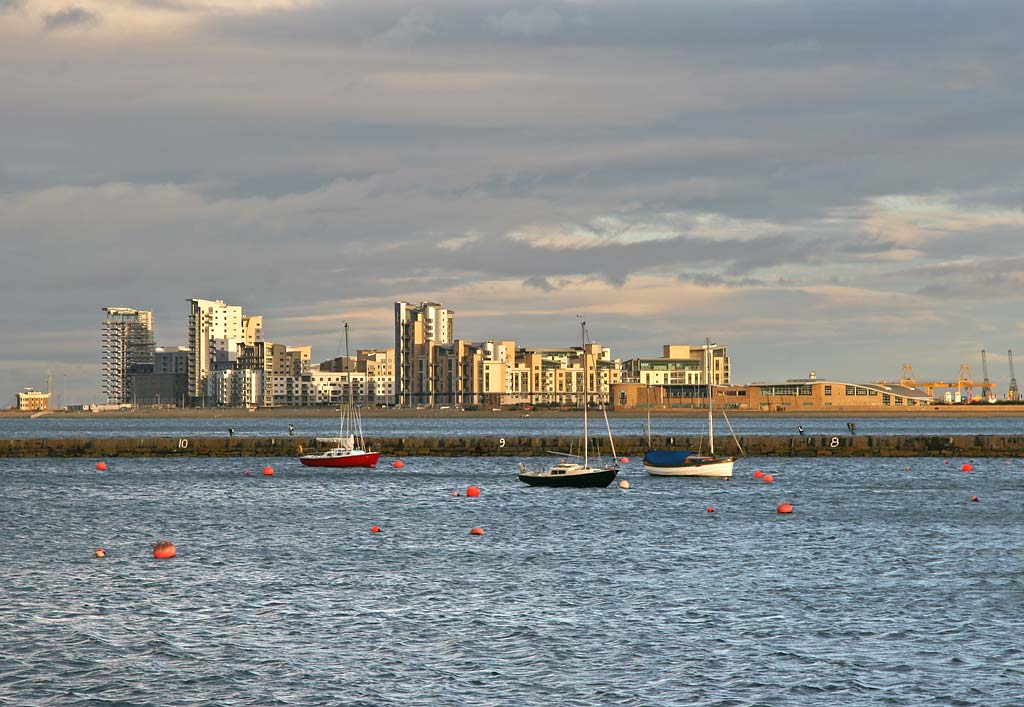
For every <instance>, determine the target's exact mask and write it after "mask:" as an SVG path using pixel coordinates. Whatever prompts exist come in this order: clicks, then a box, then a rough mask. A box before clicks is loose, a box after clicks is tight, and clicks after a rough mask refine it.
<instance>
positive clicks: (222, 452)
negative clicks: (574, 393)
mask: <svg viewBox="0 0 1024 707" xmlns="http://www.w3.org/2000/svg"><path fill="white" fill-rule="evenodd" d="M738 440H739V446H737V442H736V441H735V440H733V439H725V438H722V439H716V442H715V445H716V451H717V452H718V453H719V454H727V455H738V454H740V449H741V448H742V451H743V452H744V453H746V454H747V455H748V456H769V457H829V456H832V457H927V456H932V457H957V456H959V457H1016V456H1024V435H941V436H939V435H932V436H918V435H890V436H868V435H856V436H854V435H843V436H807V437H795V436H748V437H739V438H738ZM366 441H367V446H368V447H369V448H370V449H372V450H375V451H379V452H381V453H382V454H383V455H385V456H441V457H461V456H473V457H486V456H527V457H529V456H549V455H552V454H553V453H569V452H578V451H579V450H580V438H578V437H377V438H371V439H367V440H366ZM703 442H704V448H705V449H706V445H707V440H703ZM328 446H329V445H323V444H320V445H319V446H318V444H317V442H316V440H315V439H313V438H302V437H173V438H172V437H148V438H128V437H119V438H94V437H78V438H70V437H61V438H43V439H28V438H16V439H3V440H0V457H97V458H100V457H102V458H107V457H162V456H199V457H278V456H286V457H287V456H297V455H299V454H302V453H304V452H316V451H322V450H323V449H326V448H327V447H328ZM650 446H651V447H653V448H656V449H690V450H694V451H697V450H699V449H701V439H700V437H688V436H677V437H671V436H655V437H652V439H651V444H650ZM648 448H649V447H648V444H647V439H646V438H645V437H641V436H622V437H616V438H615V452H616V455H617V456H638V455H641V454H643V453H644V452H645V451H646V450H647V449H648ZM590 449H591V453H592V454H594V453H596V454H603V455H607V454H609V448H608V440H607V439H606V438H603V437H594V438H592V439H591V442H590Z"/></svg>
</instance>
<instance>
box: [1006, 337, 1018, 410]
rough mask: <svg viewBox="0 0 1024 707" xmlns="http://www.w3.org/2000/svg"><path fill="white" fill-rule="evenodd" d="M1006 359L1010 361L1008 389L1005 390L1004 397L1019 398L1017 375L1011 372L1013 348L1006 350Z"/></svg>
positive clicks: (1009, 398)
mask: <svg viewBox="0 0 1024 707" xmlns="http://www.w3.org/2000/svg"><path fill="white" fill-rule="evenodd" d="M1006 359H1007V360H1008V361H1009V362H1010V389H1009V390H1007V391H1006V399H1007V400H1020V391H1018V390H1017V376H1016V374H1014V372H1013V349H1010V350H1009V351H1007V352H1006Z"/></svg>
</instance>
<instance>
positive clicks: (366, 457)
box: [299, 452, 380, 468]
mask: <svg viewBox="0 0 1024 707" xmlns="http://www.w3.org/2000/svg"><path fill="white" fill-rule="evenodd" d="M378 459H380V452H360V453H358V454H346V455H344V456H341V455H339V456H330V457H327V456H322V455H319V454H309V455H306V456H303V457H299V461H300V462H302V463H303V464H304V465H305V466H319V467H331V468H349V467H375V466H377V460H378Z"/></svg>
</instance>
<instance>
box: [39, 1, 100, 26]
mask: <svg viewBox="0 0 1024 707" xmlns="http://www.w3.org/2000/svg"><path fill="white" fill-rule="evenodd" d="M99 20H100V18H99V15H97V14H95V13H93V12H90V11H89V10H86V9H85V8H81V7H77V6H75V5H68V6H67V7H64V8H61V9H60V10H57V12H54V13H49V14H46V15H44V16H43V29H44V31H46V32H54V31H57V30H62V29H67V28H69V27H85V26H89V25H93V24H96V23H97V22H99Z"/></svg>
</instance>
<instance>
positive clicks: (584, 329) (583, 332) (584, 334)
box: [580, 322, 590, 467]
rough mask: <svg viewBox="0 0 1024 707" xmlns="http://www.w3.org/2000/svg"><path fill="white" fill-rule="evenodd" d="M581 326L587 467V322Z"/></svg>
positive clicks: (585, 461)
mask: <svg viewBox="0 0 1024 707" xmlns="http://www.w3.org/2000/svg"><path fill="white" fill-rule="evenodd" d="M580 327H581V332H580V336H581V338H582V340H583V466H584V467H587V466H590V464H589V459H588V452H589V449H588V446H589V442H590V440H589V439H588V438H589V436H590V433H589V432H588V431H587V394H588V392H589V390H588V389H587V323H586V322H583V323H581V324H580Z"/></svg>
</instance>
